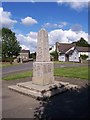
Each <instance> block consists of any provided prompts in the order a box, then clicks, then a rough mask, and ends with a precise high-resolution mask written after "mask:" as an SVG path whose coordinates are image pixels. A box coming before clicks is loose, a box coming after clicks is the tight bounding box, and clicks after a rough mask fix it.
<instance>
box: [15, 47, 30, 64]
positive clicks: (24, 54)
mask: <svg viewBox="0 0 90 120" xmlns="http://www.w3.org/2000/svg"><path fill="white" fill-rule="evenodd" d="M29 59H30V51H29V50H24V49H23V50H21V51H20V53H19V56H18V57H17V60H16V61H17V62H21V63H22V62H24V61H28V60H29Z"/></svg>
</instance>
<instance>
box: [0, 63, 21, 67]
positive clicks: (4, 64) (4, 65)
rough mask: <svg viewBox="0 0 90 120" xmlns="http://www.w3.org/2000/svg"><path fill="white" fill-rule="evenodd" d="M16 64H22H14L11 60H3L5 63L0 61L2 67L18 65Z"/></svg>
mask: <svg viewBox="0 0 90 120" xmlns="http://www.w3.org/2000/svg"><path fill="white" fill-rule="evenodd" d="M16 65H21V63H19V64H18V63H12V64H10V63H9V62H3V63H1V62H0V68H1V67H2V68H3V67H9V66H16Z"/></svg>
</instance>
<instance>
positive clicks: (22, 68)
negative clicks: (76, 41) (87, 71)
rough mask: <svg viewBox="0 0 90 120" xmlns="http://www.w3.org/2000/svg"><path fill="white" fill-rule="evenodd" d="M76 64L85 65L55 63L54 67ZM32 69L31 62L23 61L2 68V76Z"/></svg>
mask: <svg viewBox="0 0 90 120" xmlns="http://www.w3.org/2000/svg"><path fill="white" fill-rule="evenodd" d="M78 66H86V64H81V63H55V64H54V67H55V68H59V67H78ZM32 69H33V62H28V63H23V64H20V65H16V66H8V67H3V68H2V76H6V75H8V74H11V73H15V72H20V71H28V70H32Z"/></svg>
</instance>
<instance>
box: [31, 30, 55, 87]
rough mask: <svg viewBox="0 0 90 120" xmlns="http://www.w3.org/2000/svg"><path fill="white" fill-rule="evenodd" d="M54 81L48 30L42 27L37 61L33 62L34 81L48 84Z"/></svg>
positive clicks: (39, 33)
mask: <svg viewBox="0 0 90 120" xmlns="http://www.w3.org/2000/svg"><path fill="white" fill-rule="evenodd" d="M53 82H54V75H53V62H50V54H49V43H48V32H47V31H46V30H45V29H41V30H40V31H39V32H38V37H37V53H36V62H34V63H33V78H32V83H33V84H37V85H48V84H52V83H53Z"/></svg>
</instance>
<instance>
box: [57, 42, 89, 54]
mask: <svg viewBox="0 0 90 120" xmlns="http://www.w3.org/2000/svg"><path fill="white" fill-rule="evenodd" d="M72 47H75V48H76V49H77V51H78V52H90V47H79V46H76V45H75V44H72V43H71V44H69V43H57V48H58V51H59V52H60V53H63V54H65V53H66V52H67V51H68V50H69V49H71V48H72ZM72 52H73V50H70V51H68V52H67V54H72Z"/></svg>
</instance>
